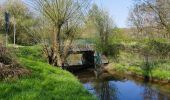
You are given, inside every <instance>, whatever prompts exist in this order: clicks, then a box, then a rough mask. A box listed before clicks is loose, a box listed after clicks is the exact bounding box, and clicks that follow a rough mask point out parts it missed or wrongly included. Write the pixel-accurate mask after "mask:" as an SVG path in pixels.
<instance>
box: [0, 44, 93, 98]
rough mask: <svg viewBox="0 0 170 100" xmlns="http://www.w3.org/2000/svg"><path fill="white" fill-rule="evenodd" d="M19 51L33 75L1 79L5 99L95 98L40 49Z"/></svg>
mask: <svg viewBox="0 0 170 100" xmlns="http://www.w3.org/2000/svg"><path fill="white" fill-rule="evenodd" d="M36 48H37V47H24V48H20V49H19V50H17V56H18V58H19V61H20V62H21V64H22V65H23V66H24V67H26V68H27V69H29V70H31V73H32V74H31V75H30V76H24V77H21V78H19V79H10V80H6V81H1V82H0V99H2V100H91V99H94V97H93V96H92V95H91V94H89V93H88V92H87V90H85V89H84V88H83V86H82V84H81V83H80V82H79V81H78V79H76V78H75V77H74V76H73V75H72V74H71V73H69V72H67V71H64V70H62V69H60V68H54V67H53V66H50V65H49V64H47V63H45V60H44V59H41V55H40V54H41V51H40V49H36Z"/></svg>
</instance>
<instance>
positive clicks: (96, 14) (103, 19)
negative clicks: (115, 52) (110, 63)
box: [88, 5, 116, 55]
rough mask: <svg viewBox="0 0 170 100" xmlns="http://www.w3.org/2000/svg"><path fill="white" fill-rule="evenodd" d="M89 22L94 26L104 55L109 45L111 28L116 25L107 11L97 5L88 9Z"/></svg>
mask: <svg viewBox="0 0 170 100" xmlns="http://www.w3.org/2000/svg"><path fill="white" fill-rule="evenodd" d="M88 19H89V22H90V23H92V24H93V25H94V26H95V29H96V32H97V33H98V36H99V41H98V43H99V44H100V49H101V51H102V53H104V54H105V55H107V54H108V47H109V37H110V36H112V33H113V31H112V30H113V29H114V28H115V27H116V25H115V24H114V23H113V20H112V19H111V17H110V16H109V14H108V12H106V11H104V10H102V9H100V8H99V7H98V6H97V5H93V7H92V8H91V9H90V11H89V18H88Z"/></svg>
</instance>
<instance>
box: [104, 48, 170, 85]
mask: <svg viewBox="0 0 170 100" xmlns="http://www.w3.org/2000/svg"><path fill="white" fill-rule="evenodd" d="M152 64H153V65H152V66H150V69H149V70H146V69H144V67H143V66H144V62H143V60H141V58H139V56H137V55H136V54H130V53H127V52H122V51H121V52H120V54H119V61H111V63H110V64H109V65H108V66H107V67H106V70H107V71H108V72H109V73H111V74H113V73H119V74H121V75H123V76H133V77H138V78H140V79H142V80H146V79H147V81H151V82H157V83H166V84H170V70H169V69H170V66H169V65H170V62H169V61H168V60H160V61H159V60H157V62H156V63H152Z"/></svg>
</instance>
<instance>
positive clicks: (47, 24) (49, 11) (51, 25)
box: [30, 0, 89, 67]
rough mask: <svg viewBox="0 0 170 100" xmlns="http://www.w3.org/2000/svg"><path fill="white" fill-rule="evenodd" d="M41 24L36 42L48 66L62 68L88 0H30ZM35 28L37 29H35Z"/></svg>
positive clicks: (81, 22) (81, 21) (80, 23)
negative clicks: (40, 46) (42, 48)
mask: <svg viewBox="0 0 170 100" xmlns="http://www.w3.org/2000/svg"><path fill="white" fill-rule="evenodd" d="M30 4H31V5H34V6H33V7H34V8H35V9H36V11H38V14H39V16H41V19H42V23H41V24H40V26H42V27H40V26H38V28H39V29H36V30H39V32H38V31H36V32H35V31H34V32H35V34H36V33H38V34H39V35H38V38H39V39H38V40H40V41H41V43H42V45H43V47H44V52H45V54H46V55H47V57H48V61H49V63H50V64H52V65H54V66H60V67H61V66H62V65H63V64H64V63H65V61H66V58H67V56H68V54H69V48H70V46H71V44H72V42H73V40H74V39H75V37H76V35H77V30H78V28H79V27H80V26H81V25H82V24H83V20H84V18H83V17H84V13H85V12H86V9H87V7H88V5H89V1H88V0H32V1H31V2H30ZM36 28H37V27H36Z"/></svg>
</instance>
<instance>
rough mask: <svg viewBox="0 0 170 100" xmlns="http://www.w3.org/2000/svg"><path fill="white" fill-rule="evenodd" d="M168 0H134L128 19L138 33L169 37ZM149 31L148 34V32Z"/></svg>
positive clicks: (169, 3) (169, 17) (169, 14)
mask: <svg viewBox="0 0 170 100" xmlns="http://www.w3.org/2000/svg"><path fill="white" fill-rule="evenodd" d="M169 10H170V0H135V4H134V6H133V8H132V10H131V12H130V15H129V21H130V23H131V25H132V27H136V29H137V30H138V33H143V34H144V35H145V36H146V34H147V35H151V36H150V37H154V35H152V34H156V36H158V37H160V36H162V35H163V36H166V37H169V34H170V12H169ZM148 33H149V34H148Z"/></svg>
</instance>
